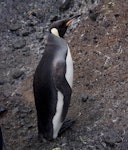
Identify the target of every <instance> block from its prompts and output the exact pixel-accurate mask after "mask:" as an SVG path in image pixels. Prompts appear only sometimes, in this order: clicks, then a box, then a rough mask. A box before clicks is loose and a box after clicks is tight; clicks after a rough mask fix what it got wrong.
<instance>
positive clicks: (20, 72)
mask: <svg viewBox="0 0 128 150" xmlns="http://www.w3.org/2000/svg"><path fill="white" fill-rule="evenodd" d="M22 75H24V72H23V71H21V70H19V71H16V72H15V73H14V74H13V75H12V77H13V79H18V78H20V77H21V76H22Z"/></svg>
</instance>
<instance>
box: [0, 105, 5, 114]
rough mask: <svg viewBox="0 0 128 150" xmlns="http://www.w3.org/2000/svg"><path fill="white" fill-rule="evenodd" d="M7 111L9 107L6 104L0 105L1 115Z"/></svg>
mask: <svg viewBox="0 0 128 150" xmlns="http://www.w3.org/2000/svg"><path fill="white" fill-rule="evenodd" d="M6 111H7V109H6V108H5V106H3V105H0V115H2V114H3V113H4V112H6Z"/></svg>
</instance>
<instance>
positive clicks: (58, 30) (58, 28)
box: [50, 15, 80, 38]
mask: <svg viewBox="0 0 128 150" xmlns="http://www.w3.org/2000/svg"><path fill="white" fill-rule="evenodd" d="M79 16H80V15H76V16H73V17H70V18H68V19H63V20H59V21H56V22H54V23H53V24H52V25H51V27H50V33H53V34H55V35H56V36H58V37H62V38H63V36H64V34H65V32H66V30H67V28H68V26H70V24H71V23H72V22H73V21H74V20H75V19H77V18H78V17H79Z"/></svg>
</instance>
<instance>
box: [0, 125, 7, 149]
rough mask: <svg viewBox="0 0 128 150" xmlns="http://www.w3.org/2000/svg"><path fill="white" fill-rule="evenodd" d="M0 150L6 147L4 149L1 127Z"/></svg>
mask: <svg viewBox="0 0 128 150" xmlns="http://www.w3.org/2000/svg"><path fill="white" fill-rule="evenodd" d="M0 150H6V147H5V144H4V140H3V135H2V130H1V127H0Z"/></svg>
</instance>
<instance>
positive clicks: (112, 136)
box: [104, 130, 122, 147]
mask: <svg viewBox="0 0 128 150" xmlns="http://www.w3.org/2000/svg"><path fill="white" fill-rule="evenodd" d="M121 141H122V139H121V137H119V135H118V134H117V133H116V132H115V131H113V130H110V131H108V132H106V133H105V134H104V142H105V143H106V144H107V145H109V146H110V147H114V146H115V144H116V143H120V142H121Z"/></svg>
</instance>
